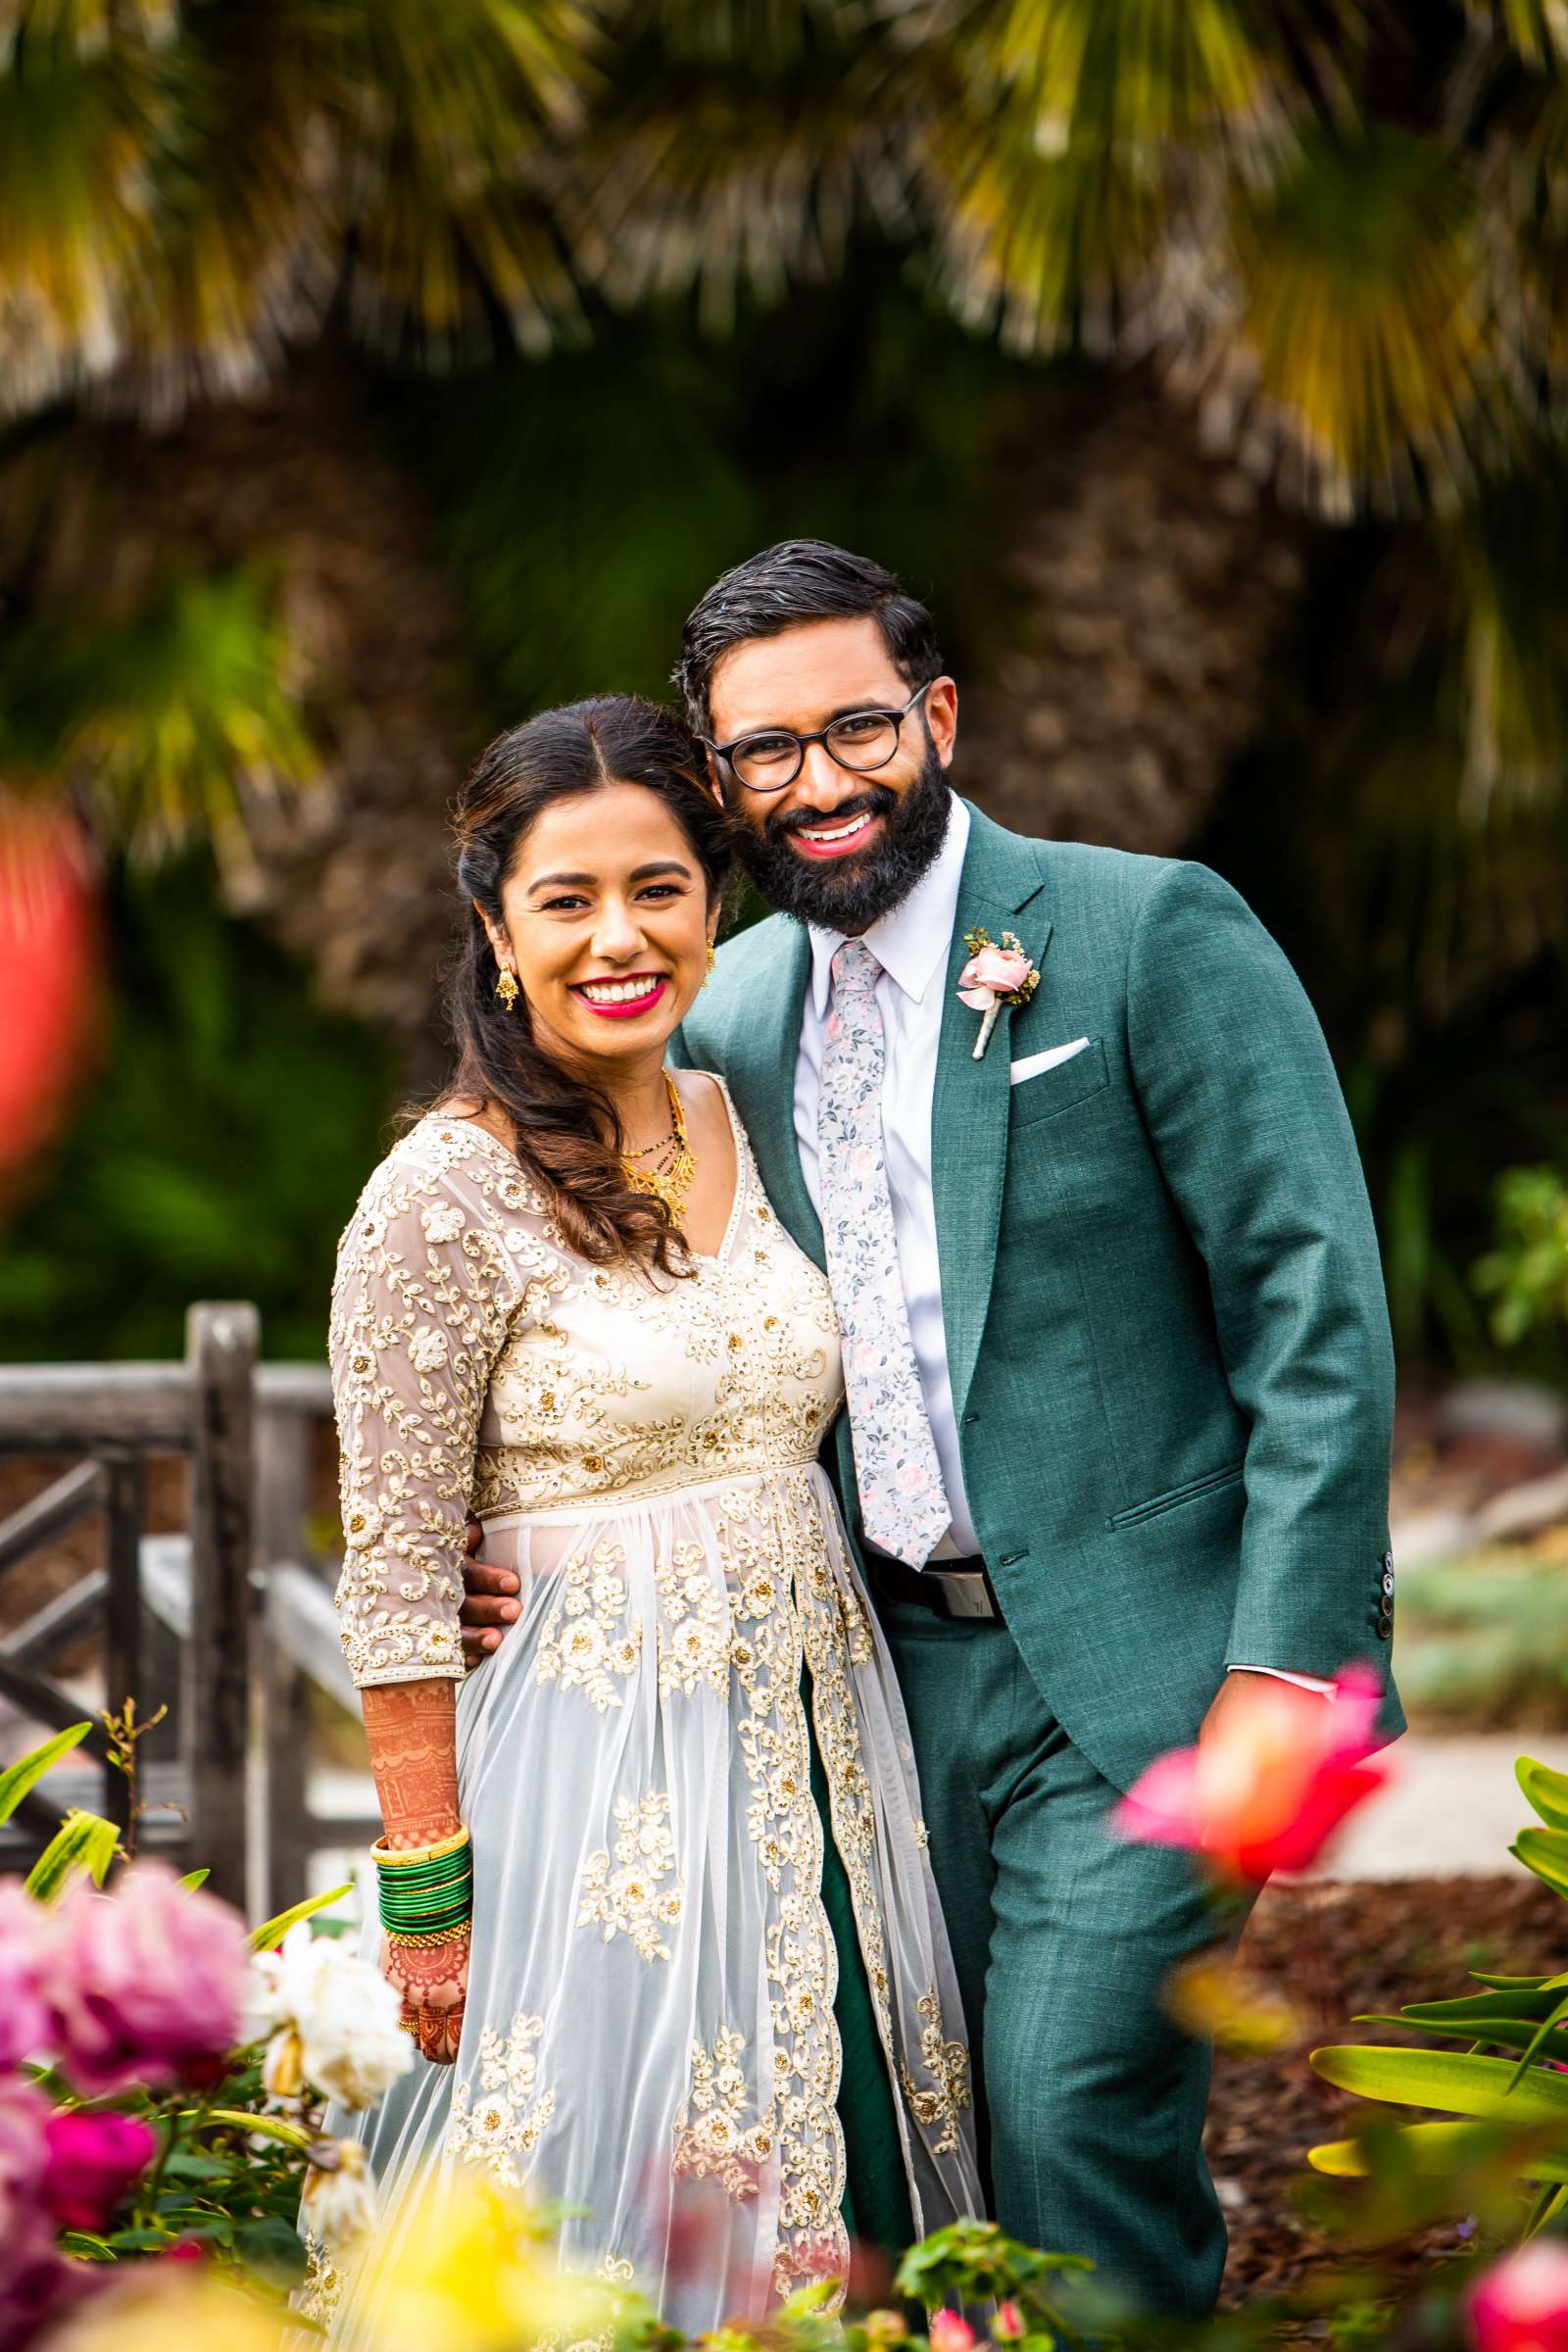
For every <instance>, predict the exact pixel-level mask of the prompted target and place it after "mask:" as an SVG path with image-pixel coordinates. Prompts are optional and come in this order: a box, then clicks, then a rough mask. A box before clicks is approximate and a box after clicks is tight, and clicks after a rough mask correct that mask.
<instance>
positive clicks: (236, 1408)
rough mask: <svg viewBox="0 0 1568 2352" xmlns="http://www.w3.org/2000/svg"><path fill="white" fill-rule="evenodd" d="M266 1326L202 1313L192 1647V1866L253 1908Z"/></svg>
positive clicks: (187, 1703) (212, 1309) (187, 1689)
mask: <svg viewBox="0 0 1568 2352" xmlns="http://www.w3.org/2000/svg"><path fill="white" fill-rule="evenodd" d="M258 1334H259V1319H258V1316H257V1312H256V1309H255V1307H254V1306H251V1305H249V1304H245V1303H242V1302H239V1301H230V1302H228V1303H226V1304H210V1303H209V1304H201V1305H196V1306H193V1307H192V1308H191V1310H190V1313H189V1315H188V1316H187V1318H186V1324H185V1356H186V1362H187V1363H188V1365H189V1367H190V1379H191V1392H192V1394H191V1497H190V1521H191V1530H190V1532H191V1595H190V1598H191V1623H190V1640H189V1641H188V1642H187V1643H186V1645H185V1683H184V1691H183V1700H184V1704H183V1707H182V1710H181V1711H182V1713H183V1716H184V1735H185V1755H186V1759H187V1767H188V1775H189V1781H188V1786H189V1790H190V1855H191V1860H192V1863H193V1864H195V1865H196V1866H198V1867H202V1866H205V1867H206V1868H207V1869H208V1870H210V1871H211V1872H212V1877H211V1879H210V1880H209V1882H208V1884H209V1885H210V1886H211V1887H212V1889H213V1891H214V1893H215V1894H221V1895H223V1896H224V1897H225V1898H226V1899H227V1900H228V1901H229V1902H231V1903H235V1904H237V1905H238V1906H239V1907H240V1908H241V1909H244V1907H245V1902H246V1896H247V1891H248V1888H247V1880H246V1841H247V1833H248V1826H249V1825H248V1820H247V1810H248V1808H247V1804H246V1792H247V1785H248V1771H247V1768H248V1763H249V1753H250V1695H251V1674H250V1666H251V1620H252V1611H253V1600H252V1593H251V1565H252V1560H253V1556H254V1550H255V1545H254V1541H253V1535H252V1526H253V1521H252V1512H253V1509H254V1504H255V1460H254V1442H253V1435H254V1433H253V1424H254V1404H253V1389H254V1382H255V1373H256V1353H257V1343H258Z"/></svg>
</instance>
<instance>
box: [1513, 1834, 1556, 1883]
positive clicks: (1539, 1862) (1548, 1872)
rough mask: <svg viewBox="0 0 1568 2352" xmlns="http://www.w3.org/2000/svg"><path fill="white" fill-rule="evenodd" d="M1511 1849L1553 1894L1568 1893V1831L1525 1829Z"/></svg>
mask: <svg viewBox="0 0 1568 2352" xmlns="http://www.w3.org/2000/svg"><path fill="white" fill-rule="evenodd" d="M1508 1851H1509V1853H1510V1854H1512V1855H1513V1856H1514V1858H1515V1860H1516V1861H1520V1862H1522V1863H1523V1864H1524V1866H1525V1868H1526V1870H1533V1871H1534V1872H1535V1874H1536V1877H1537V1878H1538V1879H1539V1880H1540V1881H1541V1883H1542V1885H1543V1886H1544V1887H1550V1888H1551V1890H1552V1892H1553V1894H1565V1895H1568V1830H1521V1831H1520V1833H1519V1835H1518V1837H1517V1838H1515V1839H1514V1842H1513V1844H1512V1845H1510V1846H1509V1848H1508Z"/></svg>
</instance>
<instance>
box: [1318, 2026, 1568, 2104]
mask: <svg viewBox="0 0 1568 2352" xmlns="http://www.w3.org/2000/svg"><path fill="white" fill-rule="evenodd" d="M1312 2068H1313V2071H1314V2073H1316V2074H1319V2075H1321V2076H1322V2078H1323V2080H1324V2082H1332V2083H1334V2084H1335V2085H1336V2087H1337V2088H1338V2089H1340V2090H1352V2091H1354V2092H1355V2093H1356V2095H1357V2096H1358V2097H1359V2098H1363V2099H1384V2100H1388V2101H1391V2102H1392V2103H1393V2104H1394V2105H1396V2106H1402V2107H1445V2108H1447V2109H1448V2110H1449V2111H1450V2112H1451V2113H1453V2114H1455V2115H1474V2116H1500V2117H1504V2118H1506V2119H1508V2120H1509V2121H1511V2122H1514V2123H1520V2124H1549V2123H1556V2122H1558V2121H1563V2122H1568V2075H1558V2074H1547V2073H1546V2072H1545V2071H1544V2069H1543V2068H1541V2067H1535V2068H1533V2069H1532V2070H1531V2072H1530V2073H1529V2075H1527V2076H1526V2078H1525V2080H1524V2081H1523V2082H1520V2083H1519V2084H1518V2087H1517V2088H1514V2078H1515V2075H1516V2073H1517V2071H1518V2070H1517V2068H1516V2067H1515V2065H1514V2063H1513V2061H1512V2060H1511V2059H1509V2058H1478V2057H1474V2056H1472V2055H1471V2053H1470V2052H1469V2051H1467V2050H1402V2049H1394V2048H1392V2047H1389V2046H1386V2045H1378V2044H1372V2043H1348V2044H1343V2045H1341V2046H1339V2047H1336V2048H1331V2049H1324V2050H1314V2051H1313V2052H1312Z"/></svg>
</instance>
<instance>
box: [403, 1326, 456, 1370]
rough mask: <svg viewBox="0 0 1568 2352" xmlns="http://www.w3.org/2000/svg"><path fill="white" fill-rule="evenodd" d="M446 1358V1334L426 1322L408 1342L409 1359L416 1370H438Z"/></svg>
mask: <svg viewBox="0 0 1568 2352" xmlns="http://www.w3.org/2000/svg"><path fill="white" fill-rule="evenodd" d="M446 1360H447V1343H446V1334H445V1333H444V1332H440V1331H437V1330H436V1329H435V1327H434V1325H433V1324H430V1323H427V1324H426V1325H425V1326H424V1329H423V1330H422V1331H417V1332H416V1333H415V1335H414V1337H413V1339H412V1340H411V1341H410V1342H409V1361H410V1363H411V1364H412V1365H413V1366H414V1369H415V1370H416V1372H439V1371H440V1369H441V1366H442V1365H443V1364H444V1363H445V1362H446Z"/></svg>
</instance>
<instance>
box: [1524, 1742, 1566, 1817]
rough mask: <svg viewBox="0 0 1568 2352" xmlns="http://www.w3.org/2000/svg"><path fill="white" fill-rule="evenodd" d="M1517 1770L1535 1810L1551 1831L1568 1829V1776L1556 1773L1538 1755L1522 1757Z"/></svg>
mask: <svg viewBox="0 0 1568 2352" xmlns="http://www.w3.org/2000/svg"><path fill="white" fill-rule="evenodd" d="M1513 1769H1514V1778H1515V1779H1516V1780H1517V1781H1518V1783H1519V1786H1520V1788H1521V1789H1523V1790H1524V1794H1525V1799H1526V1801H1527V1803H1528V1804H1529V1805H1530V1807H1531V1810H1532V1811H1533V1812H1536V1813H1539V1814H1540V1816H1541V1818H1542V1820H1543V1821H1544V1823H1545V1824H1546V1827H1547V1828H1548V1829H1551V1830H1568V1773H1562V1772H1553V1771H1552V1769H1551V1767H1550V1765H1549V1764H1538V1763H1537V1761H1536V1759H1535V1757H1534V1756H1521V1757H1520V1758H1519V1760H1518V1762H1517V1763H1516V1764H1515V1766H1514V1768H1513Z"/></svg>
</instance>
